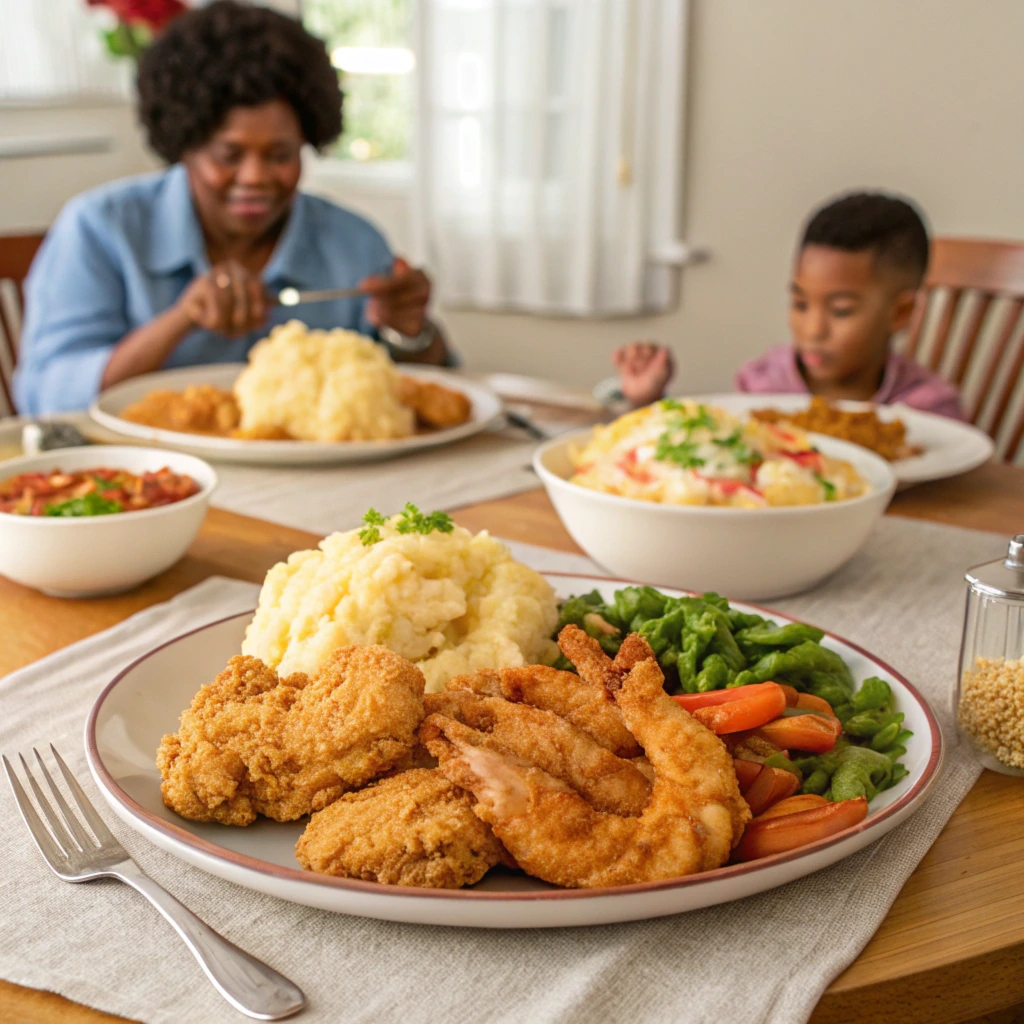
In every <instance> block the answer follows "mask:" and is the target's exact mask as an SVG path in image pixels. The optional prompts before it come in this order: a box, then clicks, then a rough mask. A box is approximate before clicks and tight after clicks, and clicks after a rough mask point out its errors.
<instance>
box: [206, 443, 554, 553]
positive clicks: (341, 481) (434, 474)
mask: <svg viewBox="0 0 1024 1024" xmlns="http://www.w3.org/2000/svg"><path fill="white" fill-rule="evenodd" d="M524 437H525V435H523V434H522V433H516V432H513V431H502V432H501V433H495V432H486V433H483V434H478V435H477V436H476V437H471V438H467V439H466V440H465V441H461V442H459V443H458V444H453V445H449V446H447V447H445V448H437V449H435V450H433V451H430V452H425V453H422V454H420V455H416V456H409V457H407V458H401V459H387V460H384V461H383V462H366V463H359V464H354V465H344V466H295V467H288V466H250V465H236V464H231V463H227V462H218V463H217V464H216V466H215V468H216V470H217V477H218V479H219V481H220V483H219V484H218V487H217V490H216V492H215V493H214V496H213V504H214V505H216V506H218V507H219V508H224V509H228V510H229V511H231V512H238V513H240V514H241V515H246V516H256V517H257V518H259V519H269V520H270V521H271V522H273V523H282V524H283V525H285V526H291V527H293V528H295V529H298V530H310V531H312V532H313V533H333V532H334V531H335V530H348V529H351V527H353V526H355V525H356V524H357V523H358V522H359V520H360V518H361V517H362V515H363V513H364V512H365V511H366V510H367V509H368V508H371V507H373V508H375V509H377V510H378V511H380V512H384V513H385V514H390V513H392V512H399V511H401V509H402V507H403V506H404V505H405V503H406V502H407V501H411V502H413V504H415V505H418V506H419V507H420V508H421V509H426V510H430V511H433V510H434V509H445V510H448V509H453V508H457V507H458V506H460V505H471V504H473V503H474V502H477V501H491V500H494V499H496V498H505V497H508V496H509V495H510V494H518V493H519V492H520V491H529V490H532V489H533V488H535V487H537V486H539V481H538V479H537V476H536V474H535V473H534V472H533V470H532V469H531V468H530V460H531V459H532V458H533V451H534V449H535V448H536V447H537V442H536V441H533V440H530V439H529V438H525V440H524Z"/></svg>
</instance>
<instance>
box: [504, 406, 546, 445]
mask: <svg viewBox="0 0 1024 1024" xmlns="http://www.w3.org/2000/svg"><path fill="white" fill-rule="evenodd" d="M505 419H506V420H507V421H508V422H509V423H510V424H511V425H512V426H513V427H516V428H518V429H519V430H524V431H526V433H527V434H529V435H530V437H532V438H535V439H536V440H538V441H549V440H550V439H551V435H550V434H549V433H547V431H544V430H541V428H540V427H538V426H537V424H536V423H534V422H533V421H532V420H528V419H527V418H526V417H525V416H521V415H520V414H519V413H517V412H513V411H512V410H511V409H506V410H505Z"/></svg>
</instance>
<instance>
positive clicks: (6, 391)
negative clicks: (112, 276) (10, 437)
mask: <svg viewBox="0 0 1024 1024" xmlns="http://www.w3.org/2000/svg"><path fill="white" fill-rule="evenodd" d="M42 242H43V236H42V235H7V236H6V237H0V417H3V416H8V415H11V414H13V413H14V396H13V393H12V390H11V379H12V376H13V374H14V364H15V363H16V362H17V361H18V339H19V336H20V334H21V319H22V313H23V312H24V309H25V295H24V291H23V286H24V283H25V278H26V277H27V276H28V268H29V267H30V266H31V265H32V259H33V257H34V256H35V254H36V250H37V249H38V248H39V246H40V245H42Z"/></svg>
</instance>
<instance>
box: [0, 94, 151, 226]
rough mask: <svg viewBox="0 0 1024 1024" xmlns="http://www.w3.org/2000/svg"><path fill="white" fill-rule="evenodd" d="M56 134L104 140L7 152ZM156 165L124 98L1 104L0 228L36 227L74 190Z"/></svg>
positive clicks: (66, 136)
mask: <svg viewBox="0 0 1024 1024" xmlns="http://www.w3.org/2000/svg"><path fill="white" fill-rule="evenodd" d="M61 137H65V138H68V139H69V141H70V140H74V139H84V140H88V141H89V142H91V143H92V144H94V145H97V146H100V145H103V146H105V147H107V148H106V151H104V152H94V153H67V154H63V155H47V156H6V155H2V154H4V153H5V152H9V151H21V152H28V151H31V150H32V149H33V148H34V143H38V142H40V141H42V142H43V143H44V144H45V143H49V142H50V141H51V140H55V139H59V138H61ZM155 166H156V161H155V159H154V158H153V157H152V156H151V155H150V154H149V153H147V152H146V150H145V148H144V147H143V144H142V140H141V137H140V135H139V131H138V128H137V126H136V124H135V114H134V112H133V111H132V109H131V107H130V106H129V105H128V104H125V103H115V102H102V101H101V102H96V103H76V104H68V105H64V106H60V107H42V106H21V107H5V106H0V233H2V234H15V233H17V232H19V231H39V230H42V229H44V228H45V227H47V225H49V224H50V223H51V221H52V220H53V218H54V217H55V216H56V215H57V213H58V212H59V211H60V208H61V206H62V205H63V204H64V203H65V202H66V201H67V200H68V199H69V198H70V197H71V196H73V195H75V194H76V193H77V192H81V191H82V190H83V189H87V188H91V187H92V186H94V185H99V184H102V183H103V182H105V181H110V180H111V179H112V178H121V177H124V176H125V175H127V174H136V173H138V172H140V171H145V170H148V169H150V168H151V167H155Z"/></svg>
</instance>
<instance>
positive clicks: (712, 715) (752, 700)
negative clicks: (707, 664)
mask: <svg viewBox="0 0 1024 1024" xmlns="http://www.w3.org/2000/svg"><path fill="white" fill-rule="evenodd" d="M740 689H744V687H740ZM750 689H751V690H752V689H753V687H750ZM785 710H786V695H785V694H784V693H783V692H782V687H780V686H774V685H773V686H772V687H771V688H770V689H763V690H762V689H760V687H759V688H758V692H757V693H751V694H748V695H747V696H746V697H745V698H743V699H742V700H734V701H730V702H729V703H727V704H712V705H710V706H709V707H703V708H697V710H696V711H694V712H693V717H694V718H696V719H697V721H698V722H700V723H701V724H702V725H706V726H707V727H708V728H709V729H710V730H711V731H712V732H713V733H717V734H719V735H721V734H722V733H729V732H746V731H747V730H748V729H756V728H757V727H758V726H759V725H764V724H766V723H767V722H770V721H771V720H772V719H773V718H778V716H779V715H781V714H782V712H783V711H785Z"/></svg>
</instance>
